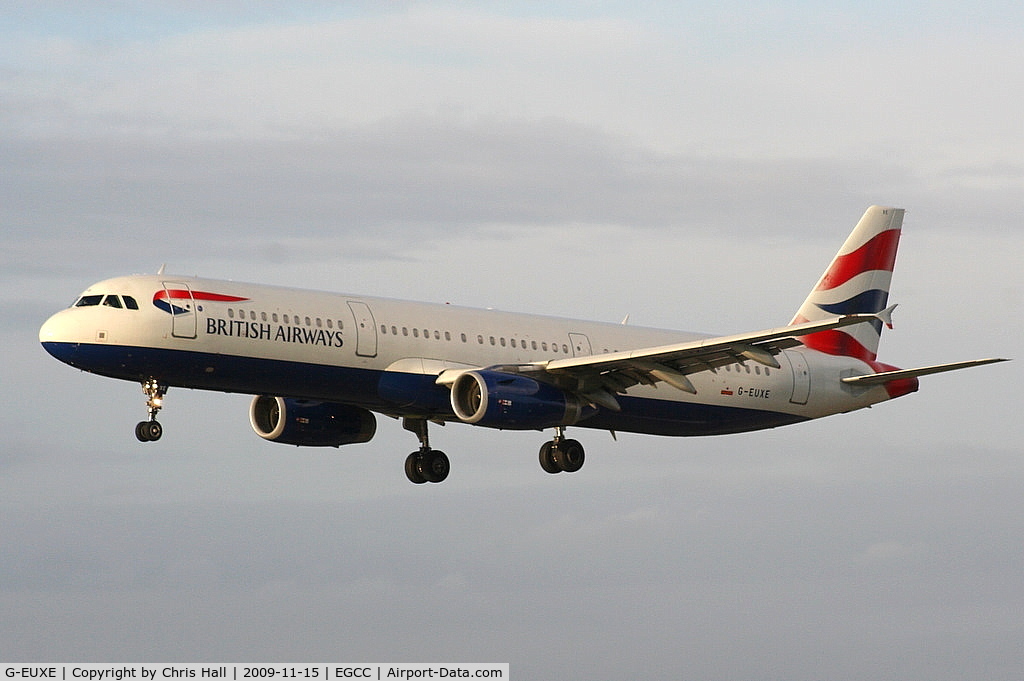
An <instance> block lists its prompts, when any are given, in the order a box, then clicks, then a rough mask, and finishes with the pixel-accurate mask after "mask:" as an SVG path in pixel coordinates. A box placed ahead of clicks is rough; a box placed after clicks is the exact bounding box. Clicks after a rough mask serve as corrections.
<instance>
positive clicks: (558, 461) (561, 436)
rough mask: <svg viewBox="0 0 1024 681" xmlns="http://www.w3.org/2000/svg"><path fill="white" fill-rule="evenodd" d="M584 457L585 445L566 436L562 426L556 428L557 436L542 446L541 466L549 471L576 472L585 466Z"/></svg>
mask: <svg viewBox="0 0 1024 681" xmlns="http://www.w3.org/2000/svg"><path fill="white" fill-rule="evenodd" d="M584 459H585V453H584V451H583V445H581V444H580V443H579V441H577V440H572V439H569V438H567V437H565V429H564V428H562V427H561V426H558V427H557V428H555V438H554V439H553V440H549V441H548V442H545V443H544V444H543V445H541V448H540V467H541V468H543V469H544V471H545V472H547V473H575V472H576V471H578V470H579V469H581V468H583V461H584Z"/></svg>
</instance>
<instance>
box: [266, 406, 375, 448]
mask: <svg viewBox="0 0 1024 681" xmlns="http://www.w3.org/2000/svg"><path fill="white" fill-rule="evenodd" d="M249 422H250V423H251V424H252V429H253V430H255V431H256V434H257V435H259V436H260V437H261V438H263V439H264V440H270V441H272V442H281V443H284V444H286V445H299V446H304V447H340V446H341V445H351V444H357V443H360V442H369V441H370V439H371V438H372V437H373V434H374V433H375V432H376V431H377V419H376V418H375V417H374V415H373V413H372V412H370V411H368V410H366V409H363V408H361V407H353V406H352V405H349V404H336V403H333V402H316V401H313V400H296V399H292V398H286V397H272V396H270V395H260V396H258V397H255V398H253V401H252V404H250V405H249Z"/></svg>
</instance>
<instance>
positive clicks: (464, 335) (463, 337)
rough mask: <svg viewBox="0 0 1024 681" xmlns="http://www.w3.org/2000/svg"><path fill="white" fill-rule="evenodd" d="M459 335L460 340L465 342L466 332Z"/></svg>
mask: <svg viewBox="0 0 1024 681" xmlns="http://www.w3.org/2000/svg"><path fill="white" fill-rule="evenodd" d="M460 337H461V338H462V342H463V343H465V342H466V334H461V336H460Z"/></svg>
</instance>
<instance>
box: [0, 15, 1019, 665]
mask: <svg viewBox="0 0 1024 681" xmlns="http://www.w3.org/2000/svg"><path fill="white" fill-rule="evenodd" d="M251 5H252V3H240V2H222V3H199V2H160V1H157V2H150V3H144V4H134V3H121V2H80V3H74V4H73V5H68V4H67V3H56V2H31V3H28V2H26V3H21V2H7V3H3V4H2V5H0V283H2V284H3V286H2V291H0V311H2V318H3V320H4V322H3V324H2V325H0V339H2V343H3V344H2V347H3V348H4V361H3V362H2V363H0V391H2V395H3V397H2V405H3V409H2V410H0V429H2V431H3V433H4V436H3V445H2V447H0V547H2V549H0V613H3V614H2V615H0V660H3V661H15V660H17V661H48V662H59V661H67V662H76V661H78V662H129V661H138V662H152V661H180V662H203V661H210V662H213V661H225V662H237V661H251V662H258V661H275V662H276V661H280V662H290V661H294V662H300V661H301V662H314V661H336V662H353V661H361V660H368V661H374V662H388V661H394V662H427V661H438V662H459V661H464V662H488V661H492V662H509V663H510V664H511V671H512V674H513V676H514V678H517V679H552V678H570V679H571V678H579V679H621V678H645V679H646V678H649V679H670V678H671V679H705V680H708V679H753V678H757V679H787V680H801V679H807V680H810V679H840V678H877V679H903V680H907V679H922V680H923V679H928V680H932V681H934V680H942V679H951V680H952V679H963V678H986V679H1018V678H1020V675H1021V672H1022V670H1024V645H1022V641H1024V621H1022V620H1021V618H1020V612H1021V609H1022V606H1024V581H1022V580H1021V579H1020V575H1021V574H1022V572H1024V548H1022V541H1021V539H1022V535H1024V501H1022V499H1021V496H1020V489H1021V488H1022V487H1024V463H1022V457H1021V454H1022V450H1024V447H1022V443H1024V426H1022V424H1021V420H1020V418H1019V415H1018V413H1017V412H1018V411H1019V410H1018V409H1017V405H1018V403H1019V392H1020V389H1021V388H1020V386H1021V384H1022V370H1021V368H1020V367H1021V364H1020V360H1018V361H1017V362H1011V363H1009V364H1001V365H997V366H990V367H982V368H978V369H973V370H969V371H964V372H957V373H953V374H945V375H941V376H930V377H926V378H923V379H922V380H921V391H920V392H919V393H917V394H914V395H912V396H908V397H905V398H903V399H900V400H898V401H895V402H892V403H887V404H882V405H878V406H877V407H875V408H873V409H870V410H863V411H861V412H857V413H853V414H847V415H841V416H835V417H831V418H828V419H823V420H819V421H815V422H811V423H806V424H801V425H798V426H793V427H788V428H783V429H778V430H772V431H765V432H760V433H751V434H744V435H735V436H727V437H717V438H696V439H673V438H659V437H653V436H643V435H631V434H621V435H619V437H618V440H617V441H615V440H612V438H611V437H609V435H608V434H607V433H602V432H599V431H589V430H586V429H577V430H573V431H570V432H571V433H572V435H573V436H574V437H577V438H578V439H580V440H582V441H583V444H584V445H585V446H586V448H587V464H586V466H585V468H584V469H583V470H582V471H580V472H579V473H576V474H573V475H568V476H567V475H560V476H550V475H546V474H544V473H543V472H542V471H541V470H540V467H539V465H538V464H537V449H538V448H539V446H540V445H541V444H542V442H543V441H544V440H545V439H547V438H548V437H549V434H548V435H543V434H540V433H510V432H499V431H491V430H485V429H477V428H472V427H469V426H462V425H448V426H446V427H444V428H438V427H434V428H433V429H432V431H431V441H432V444H433V445H434V446H435V447H437V448H439V449H443V450H444V451H446V452H447V453H448V455H449V457H450V458H451V461H452V468H453V470H452V474H451V476H450V477H449V479H448V480H447V481H446V482H445V483H444V484H441V485H426V486H414V485H411V484H409V483H408V481H407V480H406V479H405V476H404V473H403V469H402V464H403V462H404V459H405V456H406V454H408V453H409V452H410V451H412V450H413V449H415V448H416V444H417V443H416V440H415V438H414V437H412V436H411V434H409V433H408V432H406V431H404V430H402V428H401V427H400V425H399V424H398V423H397V422H393V421H391V420H390V419H387V418H380V419H379V423H378V433H377V436H376V437H375V438H374V440H373V441H372V442H370V443H368V444H363V445H355V446H351V447H346V448H341V449H339V450H333V449H332V450H330V451H319V450H303V449H296V448H291V447H285V446H282V445H276V444H273V443H268V442H264V441H263V440H261V439H259V438H258V437H257V436H256V435H255V434H254V433H252V431H251V429H250V428H249V425H248V418H247V408H248V401H249V398H248V397H246V396H240V395H222V394H212V393H202V392H197V391H189V390H181V389H172V390H171V391H170V393H169V394H168V397H167V401H166V408H165V409H164V410H163V412H162V413H161V422H162V423H163V424H164V428H165V435H164V438H163V439H162V440H161V441H160V442H158V443H150V444H148V445H140V444H139V443H138V442H137V441H136V440H135V437H134V435H133V428H134V424H135V423H136V422H137V421H138V420H140V419H142V418H144V417H145V406H144V402H145V397H144V396H143V394H142V392H141V390H140V388H139V387H138V386H134V385H132V384H130V383H123V382H118V381H112V380H109V379H105V378H100V377H96V376H91V375H88V374H84V373H79V372H75V371H74V370H72V369H70V368H69V367H66V366H64V365H62V364H59V363H58V362H55V361H53V360H52V359H51V358H50V357H49V356H47V355H46V353H45V352H44V351H43V350H42V349H41V348H40V346H39V344H38V338H37V332H38V328H39V326H40V324H41V323H42V322H43V321H44V320H45V319H46V317H48V316H49V315H50V314H52V313H53V312H55V311H57V310H59V309H61V308H62V307H65V306H66V305H68V304H69V303H70V302H71V301H72V300H73V299H74V298H75V297H76V295H77V294H78V293H79V292H80V291H81V290H83V289H85V288H86V287H87V286H88V285H90V284H91V283H93V282H95V281H98V280H101V279H105V278H108V277H111V276H116V275H121V274H129V273H133V272H155V271H156V270H157V269H158V268H159V267H160V266H161V265H163V264H166V265H167V269H168V271H170V272H178V273H181V274H199V275H202V276H209V277H217V278H230V279H236V280H244V281H260V282H266V283H275V284H282V285H289V286H299V287H305V288H316V289H324V290H333V291H345V292H356V293H361V294H364V295H380V296H387V297H396V298H412V299H418V300H431V301H442V300H443V301H448V302H452V303H456V304H463V305H472V306H480V307H495V308H500V309H507V310H514V311H524V312H537V313H543V314H552V315H564V316H571V317H577V318H586V319H597V320H601V321H612V322H618V321H619V320H621V319H622V318H623V317H624V316H625V315H626V314H629V315H630V323H633V324H638V325H644V326H655V327H661V328H673V329H682V330H688V331H702V332H710V333H722V334H726V333H738V332H742V331H748V330H755V329H761V328H766V327H771V326H778V325H780V324H784V323H786V322H787V321H788V320H789V319H790V318H791V317H792V314H793V313H794V312H795V310H796V309H797V308H798V307H799V305H800V302H801V301H802V300H803V298H804V297H805V295H806V294H807V292H808V290H809V289H810V287H811V286H812V285H813V283H814V282H815V281H816V279H817V277H818V275H819V274H820V273H821V271H822V270H823V269H824V267H825V266H826V265H827V264H828V262H829V260H830V259H831V257H832V255H833V254H834V253H835V251H836V250H837V249H838V247H839V245H841V244H842V242H843V240H844V239H845V237H846V235H847V234H848V233H849V231H850V230H851V229H852V227H853V225H854V224H855V223H856V221H857V220H858V219H859V217H860V215H861V214H862V213H863V211H864V210H865V209H866V208H867V207H868V206H869V205H872V204H883V205H894V206H899V207H903V208H906V209H907V214H906V219H905V222H904V234H903V239H902V241H901V251H900V255H899V258H898V261H897V268H896V273H895V277H894V281H893V288H892V295H891V298H890V302H896V303H899V305H900V307H899V309H898V310H897V311H896V314H895V328H894V329H893V330H892V331H886V333H885V335H884V336H883V339H882V346H881V351H880V359H882V360H884V361H886V362H889V363H892V364H896V365H899V366H904V367H910V366H921V365H927V364H934V363H941V362H948V361H958V360H964V359H973V358H979V357H990V356H1002V357H1017V358H1019V357H1021V356H1022V353H1021V345H1022V344H1021V340H1020V339H1021V338H1022V337H1024V321H1022V320H1024V310H1022V300H1024V286H1022V284H1024V276H1022V275H1021V273H1020V258H1021V256H1020V254H1021V253H1022V252H1024V230H1022V229H1021V225H1020V222H1021V219H1022V217H1024V191H1022V189H1024V163H1022V162H1021V160H1020V159H1021V149H1022V148H1024V128H1022V127H1021V126H1020V115H1019V112H1020V111H1021V110H1022V108H1024V90H1022V88H1021V83H1024V61H1022V60H1021V59H1020V58H1019V57H1020V47H1019V45H1020V38H1019V37H1020V35H1021V34H1022V31H1024V9H1022V8H1021V6H1020V4H1019V3H1010V2H980V3H973V4H970V5H965V4H963V3H948V2H938V3H923V2H908V3H896V4H895V5H893V4H892V3H874V2H869V3H846V2H839V3H828V4H827V6H825V5H822V4H821V3H802V2H781V3H749V4H741V3H734V2H725V3H714V4H713V6H709V5H708V3H690V2H682V3H618V2H601V3H589V4H586V5H581V4H576V3H561V2H551V3H414V2H394V3H387V4H382V3H358V2H357V3H344V4H340V5H339V4H337V3H317V2H310V3H291V2H280V3H264V4H259V5H258V6H257V7H256V8H253V7H252V6H251Z"/></svg>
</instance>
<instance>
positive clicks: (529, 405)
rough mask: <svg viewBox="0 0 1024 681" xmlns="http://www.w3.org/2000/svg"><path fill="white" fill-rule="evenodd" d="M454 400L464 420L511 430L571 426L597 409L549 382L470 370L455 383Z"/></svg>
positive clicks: (457, 413)
mask: <svg viewBox="0 0 1024 681" xmlns="http://www.w3.org/2000/svg"><path fill="white" fill-rule="evenodd" d="M451 399H452V409H454V410H455V415H456V416H458V417H459V419H461V420H462V421H464V422H466V423H473V424H476V425H478V426H487V427H489V428H501V429H509V430H540V429H543V428H551V427H553V426H567V425H571V424H573V423H576V422H577V421H579V420H580V419H581V418H584V417H586V416H590V415H591V414H593V413H595V412H596V409H594V408H593V407H591V406H589V405H587V404H585V403H583V402H581V401H580V400H579V399H578V398H577V397H575V396H574V395H571V394H569V393H566V392H564V391H563V390H560V389H559V388H556V387H555V386H553V385H551V384H549V383H542V382H540V381H535V380H533V379H532V378H529V377H527V376H520V375H518V374H506V373H503V372H500V371H488V370H480V371H467V372H466V373H464V374H462V375H460V376H459V377H458V378H457V379H455V382H454V383H453V384H452V395H451Z"/></svg>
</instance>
